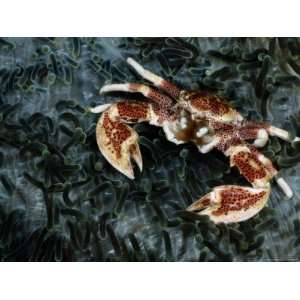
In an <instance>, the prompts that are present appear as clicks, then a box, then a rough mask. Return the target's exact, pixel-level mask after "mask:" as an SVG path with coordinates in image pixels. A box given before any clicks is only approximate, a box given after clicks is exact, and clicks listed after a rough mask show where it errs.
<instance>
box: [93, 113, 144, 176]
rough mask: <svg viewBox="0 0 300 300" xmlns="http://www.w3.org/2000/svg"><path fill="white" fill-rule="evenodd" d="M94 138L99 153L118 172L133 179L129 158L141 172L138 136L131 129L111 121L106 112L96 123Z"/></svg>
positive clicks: (116, 121) (141, 163)
mask: <svg viewBox="0 0 300 300" xmlns="http://www.w3.org/2000/svg"><path fill="white" fill-rule="evenodd" d="M96 137H97V144H98V146H99V149H100V151H101V153H102V154H103V156H104V157H105V158H106V159H107V161H108V162H109V163H110V164H111V165H112V166H113V167H114V168H116V169H117V170H118V171H120V172H121V173H123V174H124V175H126V176H127V177H128V178H130V179H134V173H133V169H132V165H131V158H132V159H133V160H134V161H135V162H136V163H137V165H138V167H139V169H140V170H141V171H142V168H143V162H142V156H141V152H140V148H139V145H138V134H137V133H136V132H135V131H134V130H133V129H132V128H131V127H129V126H128V125H126V124H124V123H122V122H120V121H118V120H113V119H112V118H111V117H110V114H109V113H108V112H104V113H103V114H102V116H101V117H100V118H99V121H98V123H97V128H96Z"/></svg>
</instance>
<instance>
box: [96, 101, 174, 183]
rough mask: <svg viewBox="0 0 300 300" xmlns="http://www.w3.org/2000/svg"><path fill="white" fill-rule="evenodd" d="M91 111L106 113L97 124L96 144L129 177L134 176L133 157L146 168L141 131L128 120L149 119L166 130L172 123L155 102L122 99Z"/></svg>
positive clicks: (111, 162) (139, 164)
mask: <svg viewBox="0 0 300 300" xmlns="http://www.w3.org/2000/svg"><path fill="white" fill-rule="evenodd" d="M90 111H91V112H95V113H97V112H103V113H102V115H101V117H100V118H99V120H98V123H97V127H96V138H97V144H98V147H99V149H100V151H101V153H102V154H103V156H104V157H105V158H106V159H107V161H108V162H109V163H110V164H111V165H112V166H113V167H115V168H116V169H117V170H118V171H119V172H121V173H123V174H124V175H126V176H127V177H129V178H130V179H134V172H133V169H132V165H131V158H132V159H133V160H134V161H135V162H136V164H137V165H138V167H139V169H140V171H142V169H143V162H142V156H141V152H140V148H139V145H138V134H137V133H136V131H135V130H134V129H133V128H131V127H130V126H128V125H127V124H126V123H129V124H130V123H139V122H145V121H147V122H149V123H151V124H153V125H156V126H161V127H163V128H164V129H165V131H166V130H167V127H168V126H169V124H171V123H172V121H170V120H169V119H170V118H171V115H170V114H169V113H168V111H166V110H159V109H157V108H156V107H155V106H154V105H153V104H151V103H148V102H143V101H120V102H117V103H114V104H110V105H106V104H105V105H103V106H99V107H96V108H93V109H90ZM170 138H172V137H170Z"/></svg>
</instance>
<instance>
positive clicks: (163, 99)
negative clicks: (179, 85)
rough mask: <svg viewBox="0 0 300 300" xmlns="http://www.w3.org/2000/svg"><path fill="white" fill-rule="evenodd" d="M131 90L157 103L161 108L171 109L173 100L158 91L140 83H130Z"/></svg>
mask: <svg viewBox="0 0 300 300" xmlns="http://www.w3.org/2000/svg"><path fill="white" fill-rule="evenodd" d="M130 90H132V91H135V92H139V93H142V94H143V95H144V96H146V97H147V98H149V99H151V100H152V101H154V102H155V103H157V104H158V105H159V106H160V107H161V108H165V107H171V106H172V105H173V100H172V98H170V97H169V96H167V95H164V94H161V93H160V92H159V91H157V90H156V89H153V88H150V87H148V86H145V85H143V84H139V83H130Z"/></svg>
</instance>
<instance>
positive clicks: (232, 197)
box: [212, 187, 267, 216]
mask: <svg viewBox="0 0 300 300" xmlns="http://www.w3.org/2000/svg"><path fill="white" fill-rule="evenodd" d="M266 195H267V192H266V191H261V192H256V193H254V192H249V191H247V190H246V189H244V188H240V187H228V188H226V189H224V190H223V191H221V192H220V198H221V201H220V206H219V207H218V208H217V209H216V210H214V211H213V212H212V214H213V215H215V216H221V215H227V214H228V213H229V212H237V211H245V210H248V209H249V208H251V207H254V206H255V205H256V204H257V203H258V202H259V201H261V200H263V199H264V198H265V196H266Z"/></svg>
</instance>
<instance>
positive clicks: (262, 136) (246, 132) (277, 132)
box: [239, 122, 300, 147]
mask: <svg viewBox="0 0 300 300" xmlns="http://www.w3.org/2000/svg"><path fill="white" fill-rule="evenodd" d="M239 135H240V138H241V139H244V140H248V139H254V144H253V145H254V146H255V147H264V146H265V145H266V143H267V141H268V139H269V135H271V136H277V137H279V138H280V139H282V140H284V141H287V142H291V143H293V142H299V141H300V138H299V137H295V138H294V139H291V136H290V134H289V132H288V131H286V130H283V129H281V128H278V127H275V126H272V125H268V124H264V123H258V122H246V123H245V124H243V126H242V127H241V128H240V130H239Z"/></svg>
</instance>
